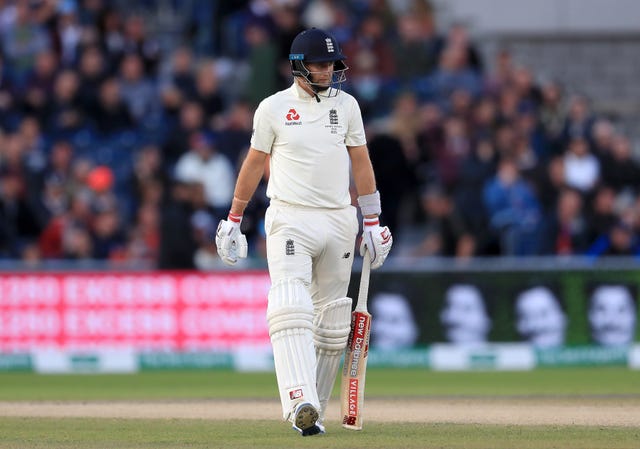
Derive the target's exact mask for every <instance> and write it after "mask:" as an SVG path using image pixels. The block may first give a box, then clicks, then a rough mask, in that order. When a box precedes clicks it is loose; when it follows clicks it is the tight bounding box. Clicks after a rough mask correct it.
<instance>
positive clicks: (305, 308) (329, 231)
mask: <svg viewBox="0 0 640 449" xmlns="http://www.w3.org/2000/svg"><path fill="white" fill-rule="evenodd" d="M344 60H345V56H344V55H343V54H342V51H341V49H340V46H339V45H338V42H337V41H336V40H335V38H334V37H333V36H331V35H330V34H329V33H327V32H325V31H323V30H321V29H317V28H311V29H309V30H305V31H303V32H301V33H299V34H298V35H297V36H296V37H295V38H294V40H293V42H292V44H291V52H290V55H289V61H290V63H291V69H292V74H293V77H294V82H293V84H292V85H291V86H290V87H289V88H288V89H285V90H283V91H280V92H277V93H275V94H274V95H271V96H269V97H267V98H266V99H264V100H263V101H262V102H261V103H260V104H259V106H258V108H257V110H256V113H255V116H254V121H253V136H252V138H251V148H250V149H249V152H248V154H247V156H246V158H245V160H244V162H243V164H242V167H241V169H240V173H239V175H238V179H237V181H236V186H235V191H234V198H233V202H232V205H231V210H230V212H229V215H228V218H227V219H226V220H222V221H220V223H219V225H218V229H217V232H216V245H217V249H218V254H219V255H220V257H221V258H222V260H223V261H225V262H226V263H228V264H230V265H233V264H235V263H236V262H237V261H238V258H243V257H246V255H247V243H246V238H245V237H244V235H243V234H242V232H241V223H242V215H243V212H244V210H245V207H246V206H247V203H248V202H249V200H250V199H251V197H252V196H253V194H254V192H255V190H256V187H257V185H258V183H259V182H260V179H261V178H262V176H263V173H264V170H265V164H266V162H267V161H268V162H269V170H270V171H269V173H270V176H269V182H268V185H267V196H268V197H269V199H270V205H269V208H268V209H267V212H266V216H265V233H266V236H267V262H268V266H269V274H270V277H271V283H272V285H271V289H270V291H269V295H268V307H267V320H268V324H269V334H270V337H271V343H272V347H273V356H274V362H275V369H276V377H277V381H278V388H279V391H280V399H281V403H282V412H283V418H284V419H286V420H289V421H290V422H291V423H292V425H293V428H294V429H295V430H296V431H298V432H300V433H301V434H302V435H303V436H307V435H315V434H319V433H324V426H323V424H322V422H323V418H324V413H325V411H326V407H327V402H328V400H329V396H330V395H331V391H332V389H333V385H334V382H335V378H336V375H337V372H338V368H339V366H340V360H341V357H342V354H343V353H344V349H345V347H346V343H347V338H348V335H349V330H350V315H351V299H350V298H347V297H346V294H347V288H348V286H349V280H350V277H351V266H352V263H353V252H354V246H355V240H356V236H357V234H358V231H359V225H358V218H357V217H358V216H357V210H356V208H355V207H353V206H352V205H351V197H350V193H349V183H350V175H352V176H353V181H354V184H355V188H356V191H357V194H358V204H359V206H360V212H361V214H362V216H363V233H362V243H361V246H360V252H361V254H362V255H364V251H365V248H366V249H367V250H368V252H369V254H370V260H371V268H373V269H375V268H378V267H380V266H381V265H382V264H383V262H384V261H385V259H386V257H387V255H388V254H389V251H390V250H391V245H392V242H393V239H392V237H391V232H390V231H389V229H388V228H387V227H386V226H380V221H379V218H378V217H379V215H380V213H381V203H380V195H379V194H378V191H377V189H376V182H375V177H374V172H373V167H372V165H371V161H370V159H369V153H368V149H367V143H366V139H365V132H364V126H363V122H362V116H361V113H360V107H359V105H358V103H357V101H356V100H355V99H354V98H353V97H352V96H351V95H349V94H348V93H346V92H344V91H342V90H341V84H342V83H343V82H344V81H345V78H346V77H345V71H346V70H347V66H346V64H345V62H344ZM350 171H351V173H350ZM365 260H366V259H365Z"/></svg>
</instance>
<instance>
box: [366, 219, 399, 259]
mask: <svg viewBox="0 0 640 449" xmlns="http://www.w3.org/2000/svg"><path fill="white" fill-rule="evenodd" d="M362 223H363V231H362V242H361V243H360V255H361V256H364V249H365V247H366V248H367V249H368V250H369V255H370V256H371V269H372V270H375V269H376V268H380V267H381V266H382V264H383V263H384V260H385V259H386V258H387V256H388V255H389V251H391V245H393V237H392V236H391V231H389V228H388V227H386V226H384V227H382V226H380V220H378V218H365V219H364V220H363V221H362Z"/></svg>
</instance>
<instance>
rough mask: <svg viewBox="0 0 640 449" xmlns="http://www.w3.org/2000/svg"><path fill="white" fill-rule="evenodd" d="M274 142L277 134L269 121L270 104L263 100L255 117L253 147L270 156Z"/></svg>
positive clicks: (252, 136)
mask: <svg viewBox="0 0 640 449" xmlns="http://www.w3.org/2000/svg"><path fill="white" fill-rule="evenodd" d="M274 140H275V133H274V130H273V126H272V125H271V120H270V119H269V102H268V101H267V100H263V101H262V102H260V104H259V105H258V108H257V109H256V112H255V114H254V115H253V131H252V134H251V146H252V147H253V148H255V149H256V150H258V151H262V152H263V153H267V154H270V153H271V146H272V145H273V141H274Z"/></svg>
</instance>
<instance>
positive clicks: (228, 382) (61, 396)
mask: <svg viewBox="0 0 640 449" xmlns="http://www.w3.org/2000/svg"><path fill="white" fill-rule="evenodd" d="M338 384H339V381H338V382H336V388H335V389H334V394H336V395H337V394H338ZM557 395H561V396H585V395H639V396H640V372H639V371H633V370H629V369H626V368H564V369H559V368H554V369H537V370H533V371H521V372H434V371H427V370H424V369H406V370H403V369H370V370H369V371H368V373H367V396H370V397H374V396H375V397H390V396H393V397H396V396H410V397H415V396H557ZM277 396H278V391H277V388H276V380H275V374H273V373H234V372H231V371H153V372H143V373H138V374H121V375H106V374H100V375H79V374H77V375H66V374H65V375H39V374H25V373H0V401H39V400H61V401H65V400H110V399H111V400H118V399H120V400H122V399H194V398H197V399H210V398H211V399H215V398H229V399H237V398H277Z"/></svg>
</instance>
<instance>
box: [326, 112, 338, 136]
mask: <svg viewBox="0 0 640 449" xmlns="http://www.w3.org/2000/svg"><path fill="white" fill-rule="evenodd" d="M325 127H326V128H330V129H331V134H338V128H340V124H339V123H338V111H336V110H335V109H331V110H330V111H329V124H328V125H325Z"/></svg>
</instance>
